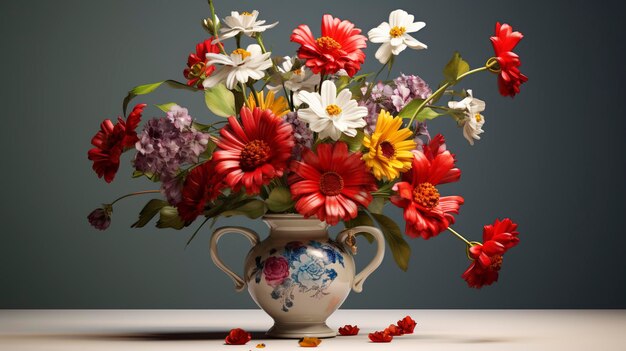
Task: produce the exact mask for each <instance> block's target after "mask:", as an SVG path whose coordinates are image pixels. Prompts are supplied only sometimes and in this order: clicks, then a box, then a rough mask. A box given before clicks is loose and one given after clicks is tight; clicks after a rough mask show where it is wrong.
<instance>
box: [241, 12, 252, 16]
mask: <svg viewBox="0 0 626 351" xmlns="http://www.w3.org/2000/svg"><path fill="white" fill-rule="evenodd" d="M241 15H242V16H252V14H251V13H250V12H248V11H244V12H242V13H241Z"/></svg>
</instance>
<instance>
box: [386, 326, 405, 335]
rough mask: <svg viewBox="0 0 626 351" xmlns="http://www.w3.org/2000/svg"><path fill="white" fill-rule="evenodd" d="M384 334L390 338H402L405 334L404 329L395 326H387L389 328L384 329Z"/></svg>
mask: <svg viewBox="0 0 626 351" xmlns="http://www.w3.org/2000/svg"><path fill="white" fill-rule="evenodd" d="M384 332H385V333H387V334H389V335H391V336H402V335H404V334H405V333H404V329H402V328H400V327H398V326H397V325H395V324H389V326H388V327H387V328H385V331H384Z"/></svg>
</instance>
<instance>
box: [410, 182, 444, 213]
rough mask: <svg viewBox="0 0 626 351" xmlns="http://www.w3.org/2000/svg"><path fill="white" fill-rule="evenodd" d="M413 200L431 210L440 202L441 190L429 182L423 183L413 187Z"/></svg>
mask: <svg viewBox="0 0 626 351" xmlns="http://www.w3.org/2000/svg"><path fill="white" fill-rule="evenodd" d="M413 201H415V202H416V203H417V204H418V205H420V206H422V207H425V208H427V209H429V210H431V209H433V208H435V207H436V206H437V205H438V204H439V191H438V190H437V188H435V186H434V185H432V184H430V183H428V182H426V183H421V184H420V185H418V186H417V187H415V189H413Z"/></svg>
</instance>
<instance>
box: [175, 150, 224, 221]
mask: <svg viewBox="0 0 626 351" xmlns="http://www.w3.org/2000/svg"><path fill="white" fill-rule="evenodd" d="M223 188H224V183H223V182H222V178H221V177H220V176H219V175H218V174H217V172H216V171H215V163H214V162H213V161H212V160H211V161H208V162H205V163H203V164H201V165H199V166H198V167H195V168H194V169H192V170H191V172H189V174H188V175H187V178H186V179H185V183H184V185H183V190H182V195H181V201H180V202H179V203H178V205H177V208H178V214H179V216H180V218H181V219H182V220H184V221H185V222H186V223H191V222H193V221H194V220H195V219H196V217H198V216H199V215H201V214H202V212H204V208H205V206H206V203H207V202H208V201H213V200H215V199H216V198H217V197H218V195H219V194H220V193H221V191H222V189H223Z"/></svg>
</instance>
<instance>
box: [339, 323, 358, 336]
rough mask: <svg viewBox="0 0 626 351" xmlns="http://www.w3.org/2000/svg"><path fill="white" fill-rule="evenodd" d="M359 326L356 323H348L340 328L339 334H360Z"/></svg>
mask: <svg viewBox="0 0 626 351" xmlns="http://www.w3.org/2000/svg"><path fill="white" fill-rule="evenodd" d="M359 330H361V329H359V327H358V326H356V325H349V324H346V325H344V326H343V327H340V328H339V334H340V335H343V336H351V335H357V334H359Z"/></svg>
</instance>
